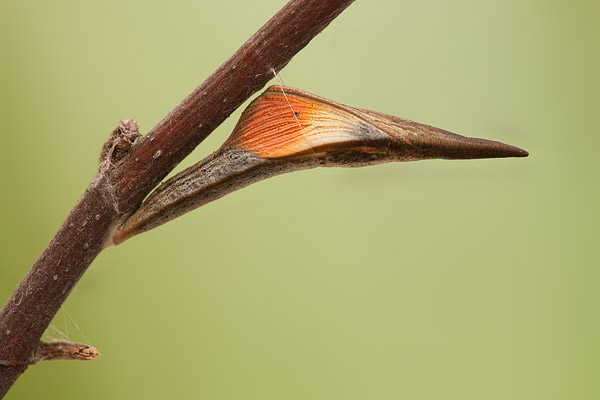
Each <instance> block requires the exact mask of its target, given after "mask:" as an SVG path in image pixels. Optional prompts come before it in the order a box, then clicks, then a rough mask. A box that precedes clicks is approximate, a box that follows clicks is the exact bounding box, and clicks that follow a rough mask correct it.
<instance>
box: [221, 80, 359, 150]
mask: <svg viewBox="0 0 600 400" xmlns="http://www.w3.org/2000/svg"><path fill="white" fill-rule="evenodd" d="M359 123H360V119H359V118H357V117H356V116H355V115H353V114H352V113H350V112H348V111H345V110H344V109H342V108H341V107H339V106H337V105H336V104H335V103H332V102H330V101H328V100H325V99H321V98H320V97H317V96H314V95H311V94H309V93H306V92H303V91H301V90H298V89H293V88H287V87H285V88H282V87H280V86H271V87H270V88H268V89H267V90H266V91H265V92H264V93H263V94H262V95H260V96H259V97H258V98H256V99H255V100H254V101H253V102H252V103H251V104H250V105H249V106H248V108H247V109H246V110H245V111H244V112H243V113H242V116H241V117H240V120H239V121H238V123H237V125H236V127H235V129H234V130H233V132H232V134H231V136H230V137H229V139H228V140H227V141H226V142H225V146H233V147H241V148H244V149H246V150H249V151H251V152H254V153H256V154H258V155H259V156H261V157H268V158H275V157H286V156H291V155H295V154H300V153H306V152H309V153H310V152H311V151H313V152H315V151H318V149H319V148H323V146H326V145H329V144H334V143H340V142H354V141H356V140H358V139H360V138H359V132H358V125H359Z"/></svg>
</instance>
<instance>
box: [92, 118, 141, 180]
mask: <svg viewBox="0 0 600 400" xmlns="http://www.w3.org/2000/svg"><path fill="white" fill-rule="evenodd" d="M139 129H140V125H139V124H138V123H137V121H136V120H135V119H133V118H130V119H123V120H121V121H120V122H119V125H118V126H117V127H116V128H115V130H114V131H112V133H111V134H110V136H109V137H108V139H106V142H105V143H104V145H103V146H102V152H101V153H100V160H99V161H98V163H99V166H100V170H106V169H107V168H109V167H110V166H111V165H115V164H117V163H118V162H119V161H121V160H122V159H123V158H124V157H125V156H126V155H127V153H129V151H130V150H131V147H132V146H133V143H135V141H136V140H137V139H138V138H139V137H140V136H142V134H141V133H140V130H139Z"/></svg>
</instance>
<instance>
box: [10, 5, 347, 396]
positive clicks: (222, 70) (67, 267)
mask: <svg viewBox="0 0 600 400" xmlns="http://www.w3.org/2000/svg"><path fill="white" fill-rule="evenodd" d="M352 2H353V0H292V1H290V2H289V3H288V4H287V5H286V6H285V7H284V8H283V9H281V10H280V11H279V12H278V13H277V14H276V15H275V16H274V17H273V18H271V20H269V21H268V22H267V23H266V24H265V25H264V26H263V27H262V28H261V29H260V30H259V31H258V32H257V33H256V34H254V35H253V36H252V37H251V38H250V39H249V40H248V41H247V42H246V43H245V44H244V45H243V46H242V47H241V48H240V49H239V50H238V51H236V52H235V53H234V54H233V55H232V56H231V57H230V58H229V59H228V60H227V61H226V62H225V63H224V64H223V65H221V66H220V67H219V68H218V69H217V70H216V71H215V72H214V73H213V74H212V75H211V76H209V77H208V78H207V79H206V80H205V81H204V83H203V84H202V85H200V86H199V87H198V88H197V89H196V90H194V91H193V92H192V93H191V94H190V95H189V96H188V97H187V98H186V99H185V100H184V101H183V102H182V103H181V104H179V105H178V106H177V107H176V108H175V109H174V110H173V111H171V113H169V115H167V117H166V118H165V119H163V120H162V121H161V122H160V123H159V124H158V125H157V126H156V127H155V128H154V129H152V131H150V132H149V133H148V135H146V136H145V137H144V138H143V139H142V140H139V141H138V142H137V143H136V144H135V145H134V146H133V147H132V148H131V151H129V152H128V153H127V154H126V155H125V154H124V152H123V151H125V152H126V151H127V150H128V147H129V146H128V145H127V143H126V140H129V139H131V136H129V137H127V134H119V135H117V136H118V137H119V138H120V139H119V140H118V141H117V143H118V146H113V144H114V143H115V142H114V140H115V137H114V134H113V135H112V136H111V138H110V139H109V142H110V143H107V145H106V146H105V149H106V148H109V149H110V148H112V149H113V150H117V149H118V151H117V157H116V159H107V158H106V157H107V156H111V157H112V156H114V155H115V152H114V151H112V152H111V151H109V152H106V153H105V154H104V155H105V157H104V158H103V160H102V161H103V162H102V163H101V166H100V168H99V170H98V173H97V175H96V176H95V177H94V179H93V180H92V182H91V183H90V185H89V187H88V188H87V190H86V192H85V193H84V194H83V196H82V197H81V199H80V200H79V202H78V203H77V205H75V207H74V208H73V210H72V211H71V213H70V214H69V216H68V217H67V219H66V221H65V222H64V223H63V225H62V226H61V227H60V229H59V230H58V232H57V233H56V235H55V236H54V238H53V239H52V240H51V241H50V243H49V244H48V246H47V247H46V248H45V249H44V251H43V252H42V254H41V255H40V257H39V258H38V259H37V260H36V262H35V263H34V264H33V266H32V267H31V269H30V270H29V272H28V273H27V275H26V276H25V277H24V278H23V279H22V280H21V282H20V283H19V285H18V286H17V288H16V289H15V291H14V292H13V294H12V295H11V297H10V298H9V299H8V301H7V302H6V304H5V305H4V307H3V308H2V311H0V359H3V360H17V361H20V362H21V364H19V365H14V366H6V365H2V366H0V397H3V396H4V395H5V394H6V392H7V391H8V390H9V389H10V387H11V386H12V384H13V383H14V381H15V380H16V379H17V377H18V376H19V375H20V374H21V373H23V371H24V370H25V369H26V368H27V365H28V364H29V363H30V361H31V360H32V359H33V357H34V355H35V352H36V349H37V346H38V343H39V340H40V337H41V335H42V334H43V332H44V331H45V330H46V328H47V326H48V324H49V323H50V321H51V320H52V318H53V317H54V315H55V314H56V312H57V311H58V310H59V308H60V306H61V305H62V304H63V302H64V301H65V299H66V298H67V296H68V295H69V293H70V292H71V290H72V289H73V287H74V286H75V284H76V283H77V282H78V281H79V279H80V278H81V276H82V275H83V273H84V272H85V271H86V269H87V267H88V266H89V265H90V263H91V262H92V261H93V260H94V258H95V257H96V256H97V255H98V254H99V253H100V251H102V249H103V248H104V242H105V240H106V239H107V238H108V237H109V236H110V234H111V232H112V231H114V229H115V228H116V226H118V224H119V223H120V222H121V221H122V220H123V219H124V218H126V217H127V216H128V215H129V214H131V213H132V212H133V211H134V210H135V209H136V208H137V207H138V206H139V204H140V203H141V201H142V199H143V198H144V197H145V196H146V195H147V194H148V193H149V192H150V191H151V190H152V189H153V188H154V187H155V186H156V185H157V184H158V183H159V182H160V181H161V179H162V178H164V177H165V176H166V175H167V174H168V173H169V172H170V171H171V170H172V169H173V168H174V167H175V166H176V165H177V164H178V163H179V162H180V161H181V160H183V158H185V157H186V156H187V155H188V154H189V153H190V152H191V151H192V150H193V149H194V148H195V147H196V146H197V145H198V144H199V143H200V142H201V141H202V140H203V139H204V138H206V137H207V136H208V135H209V134H210V133H211V132H212V131H213V130H214V129H215V128H216V127H217V126H218V125H219V124H220V123H221V122H223V121H224V120H225V119H226V118H227V117H228V116H229V115H230V114H231V113H232V112H233V111H234V110H235V109H236V108H238V107H239V106H240V105H241V104H242V103H243V102H244V101H245V100H247V99H248V98H249V97H250V96H251V95H252V94H253V93H255V92H256V91H258V90H259V89H261V88H262V87H263V86H264V85H265V84H266V83H267V82H268V81H269V80H270V79H271V78H272V76H273V75H272V74H273V72H272V71H273V70H275V71H279V70H281V69H282V68H283V67H284V66H285V65H286V64H287V63H288V62H289V61H290V60H291V59H292V57H293V56H294V55H295V54H296V53H297V52H298V51H300V50H301V49H302V48H303V47H304V46H306V45H307V44H308V42H309V41H310V40H311V39H312V38H313V37H315V36H316V35H317V34H318V33H319V32H321V31H322V30H323V29H324V28H325V27H326V26H327V25H328V24H329V23H330V22H331V21H332V20H333V19H334V18H335V17H336V16H337V15H339V14H340V13H341V12H342V11H343V10H344V9H345V8H346V7H348V6H349V5H350V4H351V3H352ZM192 46H193V43H190V51H194V50H195V49H194V50H192V49H193V47H192ZM126 125H127V124H126ZM130 133H131V132H130ZM129 141H130V140H129ZM130 144H131V143H130ZM119 157H123V158H122V159H120V158H119Z"/></svg>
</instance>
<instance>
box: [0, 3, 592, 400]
mask: <svg viewBox="0 0 600 400" xmlns="http://www.w3.org/2000/svg"><path fill="white" fill-rule="evenodd" d="M283 4H284V1H282V0H277V1H275V0H273V1H260V2H245V1H239V0H236V1H233V0H230V1H227V0H224V1H218V2H202V1H171V2H148V1H127V0H119V1H116V0H111V1H103V2H98V1H94V2H92V1H64V0H57V1H51V2H45V1H35V2H19V1H12V0H11V1H7V0H3V1H2V12H1V13H0V14H2V15H1V16H0V33H1V35H0V41H1V49H2V50H1V51H2V62H1V63H0V68H1V71H0V72H1V73H0V82H1V83H0V84H1V87H2V94H1V96H0V102H1V107H0V115H1V120H2V136H1V137H2V142H3V146H2V148H3V152H2V153H3V154H2V157H0V167H1V169H2V171H3V172H2V180H3V182H2V196H1V200H0V201H1V203H0V213H1V214H0V218H1V220H2V229H1V230H0V234H1V235H2V238H1V239H2V240H0V243H1V244H0V246H1V254H2V260H1V261H0V274H1V275H0V276H1V278H0V302H1V303H4V301H5V300H6V299H7V298H8V296H9V295H10V293H11V292H12V290H13V289H14V287H15V285H16V284H17V282H18V281H19V279H21V278H22V277H23V276H24V275H25V273H26V271H27V270H28V268H29V266H30V265H31V264H32V263H33V261H34V260H35V259H36V257H37V256H38V255H39V253H40V252H41V250H42V249H43V248H44V247H45V245H46V243H47V242H48V241H49V240H50V238H51V237H52V235H53V234H54V232H55V231H56V230H57V228H58V227H59V226H60V224H61V222H62V221H63V220H64V218H65V217H66V215H67V214H68V212H69V210H70V209H71V207H72V206H73V205H74V204H75V202H76V201H77V199H78V198H79V196H80V195H81V194H82V192H83V190H84V189H85V187H86V186H87V184H88V183H89V181H90V179H91V178H92V177H93V175H94V173H95V170H96V165H97V164H96V161H97V158H98V155H99V153H100V148H101V146H102V144H103V142H104V140H105V139H106V137H107V136H108V134H109V133H110V132H111V131H112V129H113V128H114V127H115V126H116V125H117V123H118V121H119V120H120V119H123V118H129V117H135V118H136V119H137V120H138V121H139V122H140V123H141V124H142V127H143V132H147V131H148V130H149V129H150V128H151V127H152V126H154V125H155V124H156V123H157V122H158V121H159V120H160V119H161V118H162V117H163V116H165V115H166V114H167V112H168V111H169V110H171V109H172V108H173V107H174V106H175V105H176V104H177V103H178V102H179V101H180V100H181V99H182V98H184V97H185V96H186V95H187V94H188V93H189V92H190V91H191V90H192V89H193V88H194V87H195V86H197V85H198V84H199V83H200V82H201V81H202V80H203V79H204V78H205V77H206V76H207V75H208V74H210V73H211V72H212V71H213V70H214V69H215V68H216V67H217V66H218V65H220V63H222V62H223V61H224V60H225V59H226V58H227V57H228V56H229V55H230V54H231V53H232V52H233V51H235V50H236V49H237V48H238V47H239V46H240V45H241V44H242V43H243V42H244V41H245V40H246V39H247V38H248V37H249V36H250V35H251V34H252V33H254V32H255V31H256V30H257V29H258V28H259V27H260V26H261V25H262V24H263V23H264V22H265V21H266V20H267V19H269V18H270V17H271V16H272V15H273V14H274V13H275V12H276V11H277V10H278V9H279V8H280V7H281V6H283ZM598 4H599V3H598V2H593V1H571V2H567V1H562V2H561V1H516V0H509V1H506V0H504V1H487V2H480V1H474V0H471V1H468V0H457V1H453V2H448V1H441V0H434V1H424V2H418V1H410V2H409V1H397V0H388V1H365V0H362V1H359V2H358V3H355V4H353V5H352V6H351V7H350V8H349V9H348V10H346V11H345V12H344V13H343V14H342V15H340V17H338V18H337V19H336V20H335V21H334V22H333V23H332V24H331V26H330V27H329V28H327V29H326V30H325V31H324V32H323V33H322V34H321V35H319V36H318V37H317V38H315V39H314V40H313V42H312V43H310V44H309V46H308V47H307V48H306V49H305V50H303V51H302V52H301V53H300V54H299V55H298V56H297V57H295V58H294V60H292V62H291V63H290V64H289V65H288V67H286V68H285V69H284V70H283V71H282V76H283V79H284V80H285V82H286V84H288V85H290V86H295V87H299V88H302V89H304V90H306V91H309V92H312V93H315V94H318V95H321V96H324V97H327V98H330V99H332V100H336V101H338V102H341V103H345V104H349V105H353V106H356V107H362V108H367V109H372V110H377V111H380V112H385V113H389V114H395V115H399V116H403V117H406V118H410V119H413V120H416V121H419V122H423V123H427V124H430V125H435V126H438V127H441V128H444V129H448V130H451V131H454V132H456V133H460V134H464V135H466V136H479V137H483V138H488V139H494V140H499V141H503V142H506V143H510V144H513V145H517V146H520V147H523V148H525V149H527V150H528V151H530V153H531V156H530V157H529V158H527V159H504V160H478V161H423V162H416V163H406V164H388V165H381V166H376V167H370V168H364V169H355V170H349V169H316V170H311V171H303V172H298V173H294V174H290V175H284V176H280V177H276V178H274V179H270V180H268V181H265V182H261V183H259V184H256V185H253V186H251V187H249V188H246V189H243V190H241V191H239V192H236V193H234V194H231V195H229V196H227V197H225V198H223V199H221V200H219V201H217V202H215V203H212V204H209V205H207V206H205V207H203V208H201V209H199V210H197V211H195V212H193V213H191V214H188V215H186V216H185V217H184V218H181V219H179V220H176V221H174V222H172V223H169V224H167V225H165V226H163V227H161V228H159V229H156V230H154V231H151V232H149V233H147V234H144V235H142V236H139V237H136V238H135V239H133V240H131V241H130V242H126V243H125V244H124V245H122V246H119V247H117V248H110V249H109V250H108V251H106V252H104V253H103V254H101V255H100V256H99V257H98V258H97V260H96V261H95V262H94V263H93V265H92V266H91V268H90V269H89V271H88V272H87V273H86V275H85V276H84V278H83V279H82V281H81V282H80V283H79V284H78V286H77V287H76V288H75V290H74V291H73V293H72V295H71V296H70V297H69V299H68V301H67V302H66V303H65V305H64V308H63V310H64V311H61V312H59V314H58V315H57V318H56V319H55V321H54V329H52V330H51V331H49V332H48V334H47V335H46V338H60V337H61V335H64V336H67V337H68V338H69V339H70V340H74V341H82V342H89V343H91V344H92V345H95V346H96V347H98V349H99V350H100V351H101V352H102V354H103V355H102V356H101V357H100V358H98V359H97V360H96V361H93V362H68V361H57V362H51V363H50V362H48V363H41V364H38V365H36V366H34V367H32V368H30V369H29V371H27V373H26V374H25V375H23V376H22V377H21V378H20V379H19V380H18V381H17V383H16V385H15V386H14V387H13V389H12V391H11V392H10V393H9V395H8V396H7V397H8V398H10V399H30V398H52V399H54V398H56V399H63V400H65V399H70V398H73V399H81V398H85V399H130V398H144V399H162V398H206V399H261V400H264V399H398V398H407V399H598V398H600V384H599V383H598V376H599V372H600V365H599V360H600V349H599V340H598V338H599V335H600V323H599V321H598V305H599V304H600V294H599V278H600V273H599V272H598V265H599V262H598V250H597V246H598V234H599V233H600V232H599V228H598V223H599V222H600V221H599V207H598V195H599V189H598V187H599V172H600V168H599V165H598V161H597V157H598V156H597V152H598V148H599V145H600V140H599V136H600V135H599V132H598V127H597V126H598V124H597V119H598V116H599V112H600V107H599V105H600V104H599V103H600V100H599V94H598V93H599V92H600V85H599V78H598V71H599V70H600V56H599V47H600V29H599V23H598V21H599V17H600V15H599V12H598V10H599V7H600V6H598ZM240 111H241V110H238V111H237V112H236V113H235V114H234V115H233V116H232V117H230V118H229V119H228V120H227V121H226V123H224V124H223V125H222V126H221V127H220V128H219V129H218V130H217V131H215V132H214V134H213V135H212V136H211V137H210V138H209V139H208V140H206V141H205V142H204V143H203V144H202V145H201V146H200V147H199V148H198V149H197V151H196V152H194V153H193V154H192V155H190V156H189V158H188V159H187V160H185V161H184V162H183V163H182V165H181V166H180V168H179V169H181V167H183V166H188V165H191V164H192V163H194V162H196V161H198V160H199V159H201V158H202V157H203V156H204V155H206V154H208V153H210V152H211V151H213V150H215V149H216V148H217V147H218V146H219V145H220V143H222V142H223V141H224V140H225V138H226V137H227V136H228V135H229V133H230V132H231V130H232V128H233V126H234V124H235V121H236V120H237V117H238V116H239V113H240Z"/></svg>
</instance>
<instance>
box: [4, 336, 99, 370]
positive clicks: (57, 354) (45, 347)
mask: <svg viewBox="0 0 600 400" xmlns="http://www.w3.org/2000/svg"><path fill="white" fill-rule="evenodd" d="M99 355H101V354H100V352H99V351H98V349H96V348H95V347H94V346H90V345H88V344H81V343H75V342H69V341H68V340H55V341H52V342H40V343H39V344H38V347H37V349H36V351H35V355H34V356H33V358H32V359H31V360H29V361H28V362H27V364H25V365H33V364H36V363H38V362H40V361H52V360H82V361H89V360H93V359H94V358H96V357H98V356H99ZM22 364H23V362H22V361H15V360H0V365H7V366H17V365H22Z"/></svg>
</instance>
